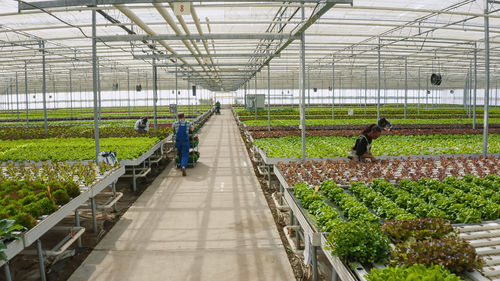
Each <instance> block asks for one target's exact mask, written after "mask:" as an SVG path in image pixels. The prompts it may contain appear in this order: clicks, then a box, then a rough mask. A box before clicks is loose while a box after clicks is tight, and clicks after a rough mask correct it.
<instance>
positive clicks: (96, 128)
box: [92, 9, 99, 162]
mask: <svg viewBox="0 0 500 281" xmlns="http://www.w3.org/2000/svg"><path fill="white" fill-rule="evenodd" d="M97 79H98V77H97V46H96V10H94V9H93V10H92V90H93V92H94V141H95V157H96V162H97V156H98V155H99V122H98V119H97V118H98V116H97V113H98V112H97V103H98V100H97V99H98V97H97V87H98V85H97V84H98V81H97Z"/></svg>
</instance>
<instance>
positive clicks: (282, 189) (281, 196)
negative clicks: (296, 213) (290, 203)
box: [279, 182, 292, 212]
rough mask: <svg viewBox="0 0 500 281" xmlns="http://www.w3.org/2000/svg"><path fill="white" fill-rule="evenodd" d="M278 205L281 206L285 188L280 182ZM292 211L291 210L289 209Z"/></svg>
mask: <svg viewBox="0 0 500 281" xmlns="http://www.w3.org/2000/svg"><path fill="white" fill-rule="evenodd" d="M280 194H281V195H280V201H279V202H280V205H281V206H283V196H284V195H285V189H284V188H283V185H282V184H281V182H280ZM290 212H292V211H290Z"/></svg>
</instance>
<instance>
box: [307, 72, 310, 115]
mask: <svg viewBox="0 0 500 281" xmlns="http://www.w3.org/2000/svg"><path fill="white" fill-rule="evenodd" d="M307 114H311V69H310V68H309V67H308V68H307Z"/></svg>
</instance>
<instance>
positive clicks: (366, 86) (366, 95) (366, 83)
mask: <svg viewBox="0 0 500 281" xmlns="http://www.w3.org/2000/svg"><path fill="white" fill-rule="evenodd" d="M367 99H368V69H367V68H366V67H365V115H366V103H367Z"/></svg>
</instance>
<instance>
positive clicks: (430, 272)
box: [365, 264, 460, 281]
mask: <svg viewBox="0 0 500 281" xmlns="http://www.w3.org/2000/svg"><path fill="white" fill-rule="evenodd" d="M365 277H366V280H368V281H387V280H391V281H459V280H460V277H458V276H456V275H455V274H453V273H450V271H448V270H446V269H443V268H442V267H441V266H439V265H431V266H429V267H427V266H425V265H420V264H416V265H412V266H409V267H406V266H394V267H386V268H383V269H377V268H374V269H372V271H371V272H370V274H368V275H366V276H365Z"/></svg>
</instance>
